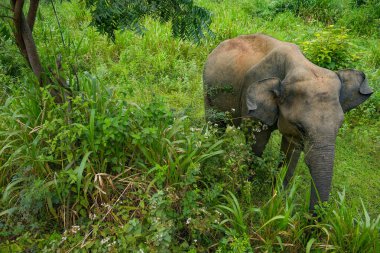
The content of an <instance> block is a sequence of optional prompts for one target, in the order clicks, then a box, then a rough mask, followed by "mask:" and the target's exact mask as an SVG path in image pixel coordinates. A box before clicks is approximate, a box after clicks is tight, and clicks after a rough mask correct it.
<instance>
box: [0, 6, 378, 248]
mask: <svg viewBox="0 0 380 253" xmlns="http://www.w3.org/2000/svg"><path fill="white" fill-rule="evenodd" d="M198 2H199V4H200V5H201V6H203V7H205V8H207V9H209V10H211V11H212V12H213V23H212V25H211V29H212V30H213V31H214V33H215V38H207V40H205V41H203V42H202V43H201V44H200V45H198V46H197V45H194V44H192V43H191V42H187V41H182V40H179V39H174V38H172V37H170V33H171V31H170V27H169V26H168V25H162V24H159V23H157V22H155V21H154V20H152V19H150V18H146V19H144V20H143V21H142V22H143V25H144V27H146V28H147V31H146V32H145V35H144V36H140V35H136V34H134V33H133V32H130V31H116V32H115V40H114V42H112V41H110V40H109V39H107V38H106V37H105V36H103V35H100V34H99V33H98V32H97V31H96V30H95V29H94V28H93V27H90V26H89V23H90V18H89V12H88V11H86V9H85V8H84V5H83V3H82V2H81V1H62V3H61V2H57V3H56V4H57V7H58V8H57V11H58V18H59V19H60V21H61V23H60V24H61V26H58V25H57V23H56V17H55V16H54V13H53V11H52V10H51V8H50V6H49V5H47V4H43V5H42V8H41V13H40V16H39V20H38V21H37V23H36V26H35V32H34V35H35V37H36V41H37V43H38V49H39V51H40V54H41V56H42V61H44V62H50V63H54V61H55V60H56V59H57V57H58V56H59V57H60V58H61V59H62V64H63V66H62V73H61V74H62V76H64V77H65V78H66V79H67V83H68V84H69V85H70V87H71V88H72V90H73V93H72V96H71V97H66V99H65V101H64V102H63V103H61V104H57V103H55V102H54V99H53V98H52V97H51V95H50V93H49V87H47V88H45V89H41V88H39V87H38V85H37V83H36V80H35V79H34V78H33V77H32V75H31V74H30V73H29V72H28V70H27V66H25V65H24V64H23V63H22V61H21V60H20V59H21V56H20V55H17V50H16V47H15V45H14V44H13V42H12V41H11V40H10V37H9V36H1V37H0V52H1V54H0V83H1V84H2V85H1V89H0V102H1V105H0V118H1V120H0V189H1V195H0V197H1V202H0V252H23V251H24V252H25V251H29V252H71V251H72V252H88V251H91V252H118V251H126V252H128V251H130V252H180V251H187V252H207V251H211V252H282V251H285V252H301V251H305V252H311V251H313V252H326V251H332V252H347V251H350V252H378V251H379V250H380V237H379V229H380V225H379V219H380V218H379V217H380V216H378V215H379V213H378V203H375V202H376V198H377V195H378V194H377V192H378V189H380V185H379V182H380V180H378V179H379V178H378V175H377V174H376V173H373V171H375V169H377V168H375V167H376V163H377V161H378V159H377V158H376V156H378V150H379V149H378V141H379V139H378V136H379V135H378V129H379V128H378V127H379V123H378V122H379V101H380V99H379V95H377V94H376V93H375V94H374V95H373V96H372V97H371V99H369V101H368V102H366V103H365V104H364V105H363V106H361V107H359V108H357V109H355V110H353V111H351V112H350V113H349V114H348V115H347V116H346V122H345V124H344V125H343V127H342V129H341V132H340V134H339V137H338V145H337V159H336V167H337V168H338V169H337V171H336V174H335V177H334V182H333V184H334V186H333V187H334V191H333V192H334V193H333V196H332V198H331V201H330V202H329V203H328V204H327V205H326V206H324V207H323V208H320V209H319V211H318V215H317V217H313V216H312V215H311V214H309V213H308V207H307V203H308V201H307V199H308V198H309V193H308V191H307V190H306V187H305V185H308V182H305V181H306V180H305V178H307V176H305V175H304V174H306V172H305V169H304V168H302V166H304V165H300V166H299V167H301V168H298V172H297V173H298V174H299V175H300V176H296V177H295V179H294V180H293V182H292V183H291V185H290V187H288V188H287V189H283V188H282V178H283V176H284V173H285V170H286V168H279V169H278V168H277V164H278V163H279V161H280V160H281V157H282V155H281V154H279V152H278V146H279V139H278V136H274V138H273V139H272V140H271V143H270V145H269V147H268V149H267V150H266V152H265V154H264V157H263V158H257V157H254V156H253V155H252V153H251V151H250V147H249V145H247V144H246V141H245V137H244V133H243V131H242V130H241V129H238V128H235V127H231V126H229V127H227V129H226V131H225V132H223V133H221V132H220V131H219V130H218V129H216V127H215V126H210V125H207V124H205V123H204V119H203V115H204V112H203V91H202V81H201V73H202V68H203V63H204V61H205V59H206V57H207V55H208V53H209V52H210V51H211V50H212V49H213V48H214V47H215V46H216V45H217V44H218V43H219V42H220V41H222V40H224V39H227V38H231V37H234V36H237V35H240V34H248V33H255V32H264V33H267V34H270V35H272V36H273V37H276V38H278V39H283V40H287V41H291V42H296V43H297V44H299V45H300V46H301V48H302V49H303V52H304V53H305V55H306V56H307V57H308V58H309V59H310V60H311V61H313V62H314V63H316V64H318V65H321V66H324V67H327V68H330V69H334V70H335V69H342V68H357V69H361V70H364V72H365V73H366V75H367V78H368V80H369V83H370V85H371V86H372V87H373V88H374V89H375V90H376V89H378V87H379V83H380V82H379V81H380V72H379V70H378V66H379V53H378V52H379V45H378V44H377V43H376V42H377V41H378V37H377V36H378V31H377V30H376V26H372V25H370V24H378V23H376V22H378V18H377V17H378V16H376V15H377V14H376V13H375V12H376V10H374V8H372V6H377V5H376V4H377V2H376V1H363V3H362V4H359V3H358V1H356V5H354V3H353V2H351V1H319V2H318V1H239V2H238V3H235V1H230V0H225V1H198ZM317 2H318V3H317ZM231 3H234V4H231ZM326 6H329V8H330V7H331V8H330V9H326V8H325V7H326ZM349 6H350V8H351V7H352V8H353V9H352V10H350V9H349ZM310 8H311V9H312V10H313V11H310V10H311V9H310ZM325 9H326V10H327V11H324V10H325ZM372 12H374V13H372ZM337 13H338V14H337ZM351 14H353V15H352V16H350V15H351ZM355 15H356V16H357V17H358V18H357V19H355V20H358V23H355V22H354V23H352V22H351V21H350V20H352V19H353V18H354V17H355ZM332 23H334V25H329V26H327V25H326V24H332ZM363 23H368V26H364V27H363V25H362V24H363ZM1 27H3V26H1ZM290 31H291V32H290ZM8 32H9V31H8ZM2 34H4V33H2ZM358 34H359V35H360V36H358ZM363 34H365V36H366V37H365V38H362V37H361V36H362V35H363ZM62 38H63V40H62ZM52 45H55V46H52ZM51 65H54V64H51ZM361 154H365V155H361ZM354 158H355V159H357V160H355V161H354V160H352V159H354ZM360 159H362V160H360ZM300 164H302V161H300ZM353 167H355V168H353ZM358 167H360V168H358ZM355 173H361V174H359V176H358V174H355ZM275 178H276V180H274V179H275ZM273 182H276V183H273ZM363 182H366V184H363ZM350 186H351V187H352V188H350ZM367 186H368V187H367ZM361 197H363V200H361Z"/></svg>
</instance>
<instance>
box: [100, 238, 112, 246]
mask: <svg viewBox="0 0 380 253" xmlns="http://www.w3.org/2000/svg"><path fill="white" fill-rule="evenodd" d="M109 240H110V238H109V237H106V238H103V239H102V240H101V241H100V244H102V245H103V244H105V243H106V242H108V241H109Z"/></svg>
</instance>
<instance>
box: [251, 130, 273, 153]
mask: <svg viewBox="0 0 380 253" xmlns="http://www.w3.org/2000/svg"><path fill="white" fill-rule="evenodd" d="M274 129H275V127H268V129H266V130H261V131H260V132H255V133H254V135H255V143H254V144H253V145H252V151H253V153H254V154H255V155H256V156H259V157H261V156H262V155H263V152H264V149H265V146H266V145H267V143H268V141H269V138H270V135H271V134H272V132H273V130H274Z"/></svg>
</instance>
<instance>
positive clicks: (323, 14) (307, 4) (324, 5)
mask: <svg viewBox="0 0 380 253" xmlns="http://www.w3.org/2000/svg"><path fill="white" fill-rule="evenodd" d="M344 2H345V1H344V0H333V1H330V0H291V1H288V0H276V1H272V4H271V6H270V9H272V11H273V12H274V13H281V12H285V11H291V12H293V13H294V14H296V15H299V16H301V17H303V18H304V19H305V20H307V21H310V20H318V21H321V22H323V23H326V24H332V23H334V22H335V21H337V20H338V18H339V17H340V16H341V15H342V13H343V10H344Z"/></svg>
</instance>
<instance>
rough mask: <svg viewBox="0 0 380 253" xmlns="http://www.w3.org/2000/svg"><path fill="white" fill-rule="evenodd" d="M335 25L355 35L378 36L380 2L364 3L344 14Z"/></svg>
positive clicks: (379, 29)
mask: <svg viewBox="0 0 380 253" xmlns="http://www.w3.org/2000/svg"><path fill="white" fill-rule="evenodd" d="M337 24H339V25H341V26H345V27H347V28H349V29H350V31H351V32H352V33H355V34H357V35H379V34H380V2H379V1H366V2H365V3H363V4H360V5H359V6H358V7H356V6H354V7H353V8H350V9H349V10H346V11H345V12H344V15H343V16H342V17H341V18H340V19H339V20H338V22H337Z"/></svg>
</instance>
